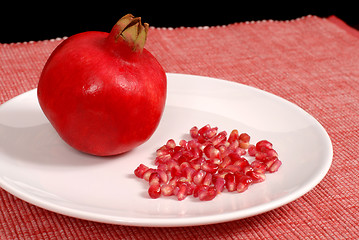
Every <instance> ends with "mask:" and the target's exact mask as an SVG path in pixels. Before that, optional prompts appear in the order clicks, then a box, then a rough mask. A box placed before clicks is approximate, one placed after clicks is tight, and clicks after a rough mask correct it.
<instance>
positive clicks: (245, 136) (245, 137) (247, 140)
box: [238, 133, 251, 143]
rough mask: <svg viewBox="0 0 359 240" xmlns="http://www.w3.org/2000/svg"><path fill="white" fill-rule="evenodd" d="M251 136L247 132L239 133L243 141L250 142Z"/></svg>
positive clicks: (239, 138)
mask: <svg viewBox="0 0 359 240" xmlns="http://www.w3.org/2000/svg"><path fill="white" fill-rule="evenodd" d="M250 139H251V137H250V136H249V135H248V134H247V133H241V135H239V137H238V140H239V141H240V142H241V141H242V142H245V143H249V141H250Z"/></svg>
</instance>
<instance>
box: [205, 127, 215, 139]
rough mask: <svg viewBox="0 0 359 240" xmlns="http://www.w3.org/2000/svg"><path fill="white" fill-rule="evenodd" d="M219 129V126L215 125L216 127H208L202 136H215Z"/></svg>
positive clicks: (206, 137)
mask: <svg viewBox="0 0 359 240" xmlns="http://www.w3.org/2000/svg"><path fill="white" fill-rule="evenodd" d="M217 131H218V128H217V127H214V128H210V129H208V130H207V131H205V132H204V133H203V134H202V136H203V137H204V138H205V139H210V138H212V137H214V136H215V135H216V134H217Z"/></svg>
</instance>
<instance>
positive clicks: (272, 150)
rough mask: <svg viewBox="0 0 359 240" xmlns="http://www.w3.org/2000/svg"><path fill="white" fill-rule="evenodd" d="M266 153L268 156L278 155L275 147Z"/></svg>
mask: <svg viewBox="0 0 359 240" xmlns="http://www.w3.org/2000/svg"><path fill="white" fill-rule="evenodd" d="M266 154H267V157H278V153H277V152H276V151H275V150H274V149H268V150H267V151H266Z"/></svg>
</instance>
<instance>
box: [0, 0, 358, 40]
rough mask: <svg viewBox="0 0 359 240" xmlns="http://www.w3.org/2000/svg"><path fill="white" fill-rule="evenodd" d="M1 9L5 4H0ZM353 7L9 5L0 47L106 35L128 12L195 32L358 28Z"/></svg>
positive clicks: (120, 3)
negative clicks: (303, 20)
mask: <svg viewBox="0 0 359 240" xmlns="http://www.w3.org/2000/svg"><path fill="white" fill-rule="evenodd" d="M2 5H3V6H4V4H2ZM356 5H357V2H356V1H351V3H344V2H334V1H328V2H326V3H324V4H316V5H315V4H313V3H305V2H302V1H297V2H296V1H287V3H284V4H283V3H280V4H279V3H278V4H276V3H275V2H272V1H270V2H268V1H266V2H264V3H261V2H258V1H256V2H250V3H248V2H247V3H245V4H244V3H243V2H242V1H221V0H218V1H217V2H214V1H207V2H205V3H202V2H198V1H168V2H165V3H163V2H160V3H159V2H155V1H151V2H141V1H139V2H135V1H131V2H124V1H117V2H113V1H111V2H106V1H101V0H98V1H88V2H77V1H72V2H68V1H61V2H60V1H57V2H53V1H51V2H50V1H48V2H41V3H34V2H25V3H22V2H21V1H19V2H16V3H14V2H12V3H8V4H6V5H5V6H6V7H2V10H3V11H2V14H1V15H0V23H1V29H0V42H1V43H10V42H23V41H31V40H33V41H37V40H44V39H52V38H56V37H63V36H71V35H73V34H76V33H79V32H84V31H90V30H93V31H105V32H109V31H110V30H111V28H112V26H113V25H114V24H115V23H116V22H117V20H118V19H119V18H120V17H122V16H123V15H125V14H127V13H132V14H133V15H135V16H136V17H137V16H141V17H142V20H143V21H144V22H148V23H149V24H150V25H151V26H155V27H180V26H185V27H193V26H213V25H225V24H230V23H234V22H243V21H252V20H263V19H273V20H287V19H294V18H298V17H301V16H305V15H308V14H311V15H317V16H319V17H328V16H330V15H336V16H337V17H339V18H340V19H342V20H344V21H345V22H346V23H347V24H349V25H351V26H353V27H356V28H358V27H359V11H357V9H358V8H357V6H356Z"/></svg>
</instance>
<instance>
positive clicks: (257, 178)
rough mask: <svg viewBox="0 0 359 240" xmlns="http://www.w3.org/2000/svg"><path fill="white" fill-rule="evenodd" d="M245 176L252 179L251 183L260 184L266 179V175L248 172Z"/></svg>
mask: <svg viewBox="0 0 359 240" xmlns="http://www.w3.org/2000/svg"><path fill="white" fill-rule="evenodd" d="M246 175H247V176H249V177H251V178H252V180H253V183H260V182H263V181H264V180H265V179H266V175H265V174H264V173H260V172H255V171H248V172H247V173H246Z"/></svg>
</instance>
